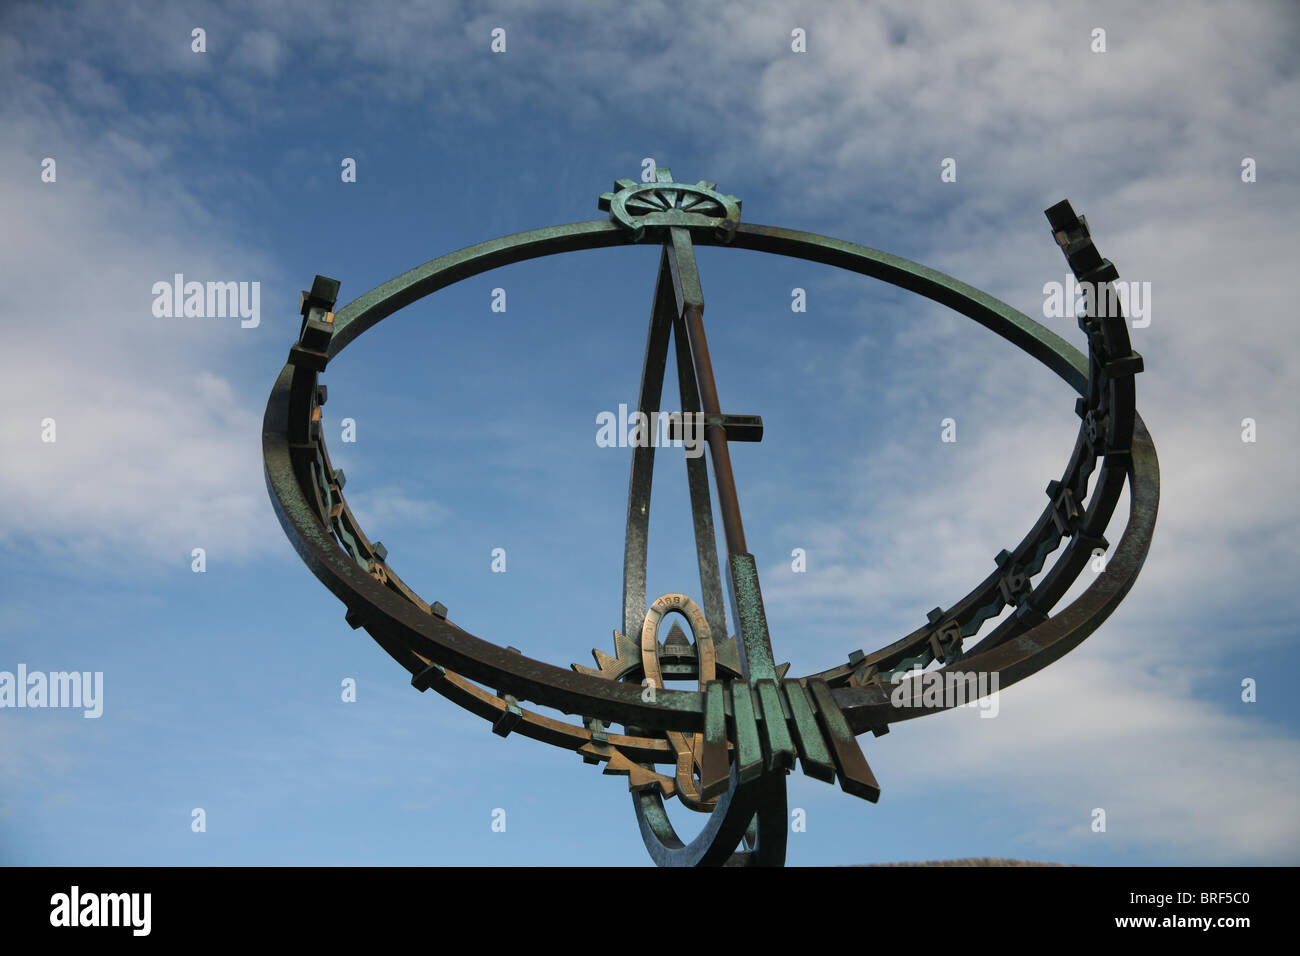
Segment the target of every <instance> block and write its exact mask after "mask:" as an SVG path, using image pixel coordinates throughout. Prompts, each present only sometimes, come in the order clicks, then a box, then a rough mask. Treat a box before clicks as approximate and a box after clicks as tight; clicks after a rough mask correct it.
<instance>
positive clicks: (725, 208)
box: [599, 166, 740, 241]
mask: <svg viewBox="0 0 1300 956" xmlns="http://www.w3.org/2000/svg"><path fill="white" fill-rule="evenodd" d="M716 186H717V183H710V182H705V181H704V180H703V179H701V180H700V181H699V182H698V183H696V184H695V185H693V186H692V185H687V184H686V183H675V182H673V175H672V171H671V170H669V169H668V167H667V166H660V167H659V168H658V169H656V170H655V181H654V182H652V183H638V182H637V181H636V180H633V179H619V180H617V181H615V183H614V191H613V192H608V193H601V195H600V202H599V206H600V208H601V209H602V210H606V211H608V212H609V219H610V222H616V223H619V224H620V225H622V226H625V227H626V228H627V229H629V230H631V231H632V234H633V237H634V238H635V239H636V240H638V241H639V240H641V239H643V238H645V235H646V229H647V227H652V228H653V227H658V229H664V228H669V227H672V226H681V227H685V228H687V229H714V230H716V231H717V233H718V237H719V238H721V239H723V240H724V241H725V240H728V239H730V238H731V236H732V235H733V234H734V233H735V231H736V226H737V225H739V224H740V200H739V199H737V198H736V197H735V196H726V195H723V194H722V193H719V192H717V191H716V189H715V187H716ZM658 229H656V231H658Z"/></svg>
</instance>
